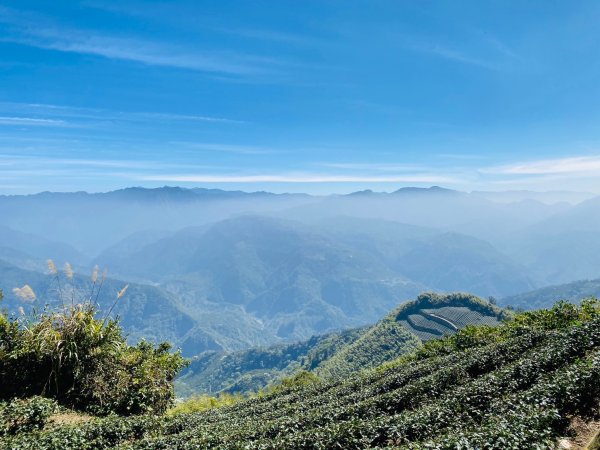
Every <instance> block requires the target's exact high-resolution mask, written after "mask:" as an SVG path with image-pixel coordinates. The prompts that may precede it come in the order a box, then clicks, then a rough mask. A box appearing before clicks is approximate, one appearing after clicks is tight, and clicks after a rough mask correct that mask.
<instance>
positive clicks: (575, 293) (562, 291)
mask: <svg viewBox="0 0 600 450" xmlns="http://www.w3.org/2000/svg"><path fill="white" fill-rule="evenodd" d="M589 297H600V278H596V279H594V280H581V281H574V282H572V283H566V284H559V285H554V286H548V287H544V288H541V289H536V290H534V291H529V292H524V293H522V294H517V295H511V296H510V297H504V298H503V299H501V300H500V303H501V304H502V305H506V306H509V305H510V306H513V307H515V308H522V309H538V308H548V307H549V306H550V305H552V303H553V302H554V301H555V300H556V299H557V298H559V299H561V300H568V301H570V302H578V301H581V300H583V299H585V298H589Z"/></svg>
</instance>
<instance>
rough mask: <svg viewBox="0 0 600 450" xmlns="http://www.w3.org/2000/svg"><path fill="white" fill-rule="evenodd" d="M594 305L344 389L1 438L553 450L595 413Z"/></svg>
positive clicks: (409, 362) (565, 308) (5, 441)
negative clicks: (579, 419)
mask: <svg viewBox="0 0 600 450" xmlns="http://www.w3.org/2000/svg"><path fill="white" fill-rule="evenodd" d="M599 400H600V305H599V304H598V303H597V302H593V301H588V302H584V303H583V304H582V306H573V305H570V304H566V303H559V304H557V305H556V306H555V307H554V308H553V309H551V310H546V311H539V312H534V313H523V314H519V315H517V316H516V318H515V319H514V320H512V321H510V322H508V323H505V324H503V325H501V326H500V327H488V326H482V327H468V328H467V329H465V330H463V331H460V332H458V333H457V334H456V335H454V336H452V337H447V338H445V339H443V340H440V341H431V342H429V343H427V344H425V345H424V346H423V347H422V348H421V349H420V350H418V351H417V352H416V353H415V354H414V355H412V356H411V357H404V358H402V359H401V360H399V361H398V362H395V363H392V364H387V365H386V366H383V367H381V368H378V369H377V370H370V371H367V372H364V373H362V374H359V375H354V376H352V377H349V378H347V379H346V380H343V381H337V382H329V383H327V382H325V383H323V382H316V383H308V384H306V385H303V386H300V387H296V386H294V387H290V388H282V389H280V390H278V391H277V392H273V393H271V394H268V395H265V396H262V397H256V398H253V399H249V400H246V401H242V402H239V403H235V404H233V405H232V406H226V407H222V408H217V409H210V410H208V411H204V412H199V413H193V414H180V415H175V416H172V417H164V416H163V417H158V416H138V417H132V418H128V419H125V420H124V419H115V418H106V419H99V420H95V421H92V422H89V423H86V424H84V425H81V426H77V427H75V426H66V425H65V426H60V427H55V428H53V429H50V430H47V431H31V432H29V433H20V434H18V435H16V436H5V437H4V438H2V439H1V440H0V444H2V445H3V446H4V447H5V448H11V449H15V450H16V449H108V448H115V447H116V448H121V449H129V450H132V449H202V448H232V449H241V448H244V449H281V448H286V449H294V448H295V449H309V448H310V449H334V448H338V449H339V448H344V449H363V448H389V449H391V448H406V449H483V448H485V449H525V448H527V449H529V448H531V449H534V448H535V449H552V448H554V447H555V442H556V439H557V437H558V436H560V435H562V434H563V433H565V430H566V427H567V425H568V418H569V417H571V416H583V417H585V416H587V415H589V414H592V413H594V412H597V407H598V401H599Z"/></svg>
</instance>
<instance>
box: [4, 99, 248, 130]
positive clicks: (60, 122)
mask: <svg viewBox="0 0 600 450" xmlns="http://www.w3.org/2000/svg"><path fill="white" fill-rule="evenodd" d="M0 111H2V112H6V111H11V112H13V113H14V114H30V115H36V118H33V117H18V116H14V117H12V116H11V117H7V116H4V117H0V123H5V124H13V123H14V124H30V125H31V124H37V125H47V126H66V125H67V122H68V121H70V120H73V119H84V120H95V121H106V120H110V121H111V122H118V121H125V122H157V121H169V122H174V121H175V122H207V123H215V124H219V123H222V124H244V123H247V122H245V121H243V120H237V119H229V118H226V117H219V116H210V115H197V114H177V113H163V112H154V111H147V112H143V111H118V110H117V111H113V110H107V109H101V108H88V107H80V106H69V105H53V104H42V103H18V102H0ZM38 116H45V117H44V118H38ZM19 121H22V122H23V123H18V122H19ZM28 122H29V123H28Z"/></svg>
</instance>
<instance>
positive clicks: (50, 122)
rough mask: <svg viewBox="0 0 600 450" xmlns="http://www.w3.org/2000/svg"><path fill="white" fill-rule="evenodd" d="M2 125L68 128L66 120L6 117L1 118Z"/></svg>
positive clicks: (0, 123)
mask: <svg viewBox="0 0 600 450" xmlns="http://www.w3.org/2000/svg"><path fill="white" fill-rule="evenodd" d="M0 125H33V126H44V127H67V126H69V124H68V123H67V122H65V121H64V120H55V119H40V118H37V117H6V116H0Z"/></svg>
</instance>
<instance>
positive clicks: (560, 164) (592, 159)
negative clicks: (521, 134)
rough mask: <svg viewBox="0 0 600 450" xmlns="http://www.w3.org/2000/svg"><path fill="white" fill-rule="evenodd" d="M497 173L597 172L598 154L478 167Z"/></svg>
mask: <svg viewBox="0 0 600 450" xmlns="http://www.w3.org/2000/svg"><path fill="white" fill-rule="evenodd" d="M480 171H481V172H482V173H488V174H499V175H549V174H566V175H568V174H599V175H600V156H577V157H570V158H557V159H543V160H537V161H529V162H519V163H514V164H507V165H501V166H494V167H487V168H482V169H480Z"/></svg>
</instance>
